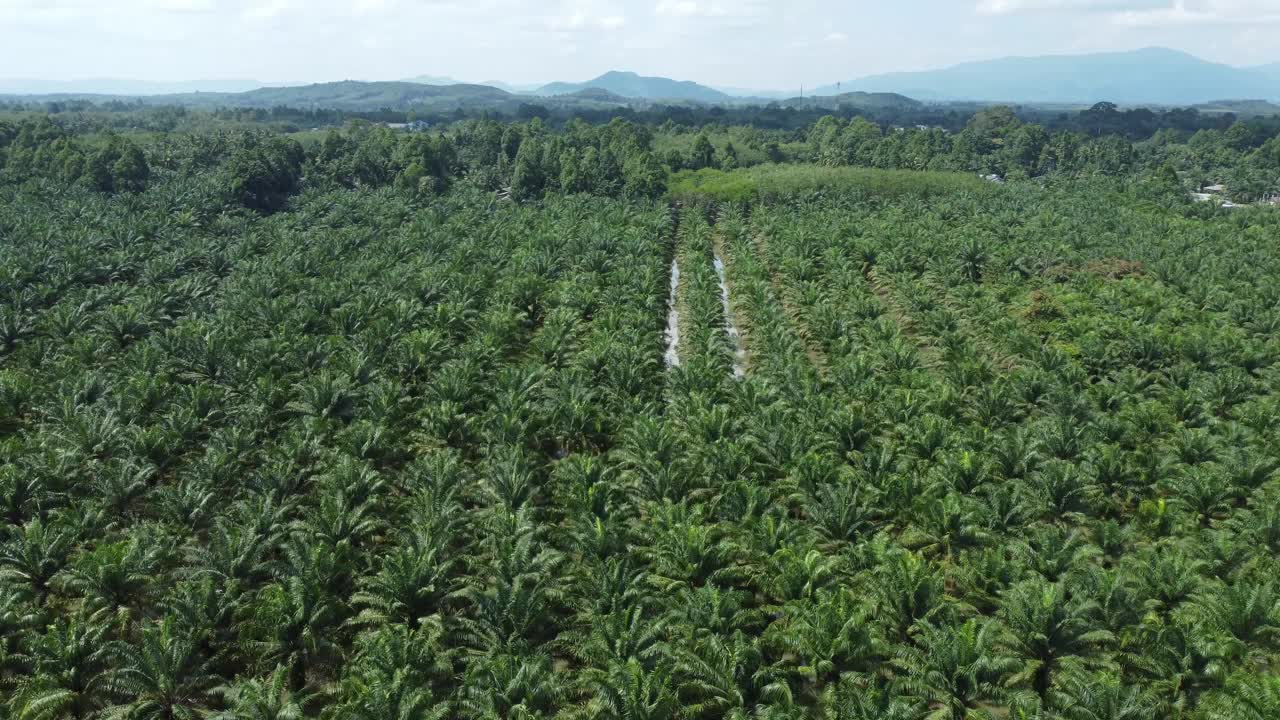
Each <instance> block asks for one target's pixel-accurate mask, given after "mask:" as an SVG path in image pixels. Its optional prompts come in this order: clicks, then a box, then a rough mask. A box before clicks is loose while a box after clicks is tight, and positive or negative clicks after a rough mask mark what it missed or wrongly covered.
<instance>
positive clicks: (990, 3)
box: [977, 0, 1169, 15]
mask: <svg viewBox="0 0 1280 720" xmlns="http://www.w3.org/2000/svg"><path fill="white" fill-rule="evenodd" d="M1168 6H1169V0H979V2H978V8H977V9H978V12H979V13H981V14H983V15H1013V14H1016V13H1027V12H1045V11H1073V12H1082V11H1083V12H1098V11H1113V12H1115V11H1134V10H1152V9H1160V8H1167V7H1168Z"/></svg>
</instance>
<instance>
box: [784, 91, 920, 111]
mask: <svg viewBox="0 0 1280 720" xmlns="http://www.w3.org/2000/svg"><path fill="white" fill-rule="evenodd" d="M779 104H781V105H783V106H786V107H796V108H805V107H812V108H826V109H831V110H836V109H838V108H841V107H854V108H862V109H868V110H870V109H891V108H892V109H911V108H917V107H920V105H921V103H920V101H919V100H912V99H911V98H909V97H907V96H905V95H899V94H898V93H889V92H883V93H867V92H847V93H841V94H839V95H819V96H810V97H803V98H802V97H793V98H787V99H786V100H783V101H781V102H780V103H779Z"/></svg>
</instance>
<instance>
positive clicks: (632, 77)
mask: <svg viewBox="0 0 1280 720" xmlns="http://www.w3.org/2000/svg"><path fill="white" fill-rule="evenodd" d="M587 88H598V89H600V90H608V91H609V92H611V93H613V94H615V95H619V96H621V97H625V98H642V99H645V100H693V101H697V102H705V103H718V102H726V101H728V100H731V99H732V98H731V97H730V96H729V95H728V94H726V93H722V92H720V91H719V90H715V89H713V88H709V87H707V86H706V85H699V84H697V83H695V82H689V81H687V80H686V81H679V80H671V79H669V78H663V77H644V76H641V75H637V74H635V73H633V72H617V71H614V72H607V73H605V74H604V75H601V76H600V77H598V78H596V79H594V80H588V81H587V82H581V83H567V82H554V83H551V84H550V85H543V86H542V87H541V88H539V89H538V90H536V91H535V92H534V94H535V95H552V96H554V95H569V94H571V93H575V92H578V91H580V90H586V89H587Z"/></svg>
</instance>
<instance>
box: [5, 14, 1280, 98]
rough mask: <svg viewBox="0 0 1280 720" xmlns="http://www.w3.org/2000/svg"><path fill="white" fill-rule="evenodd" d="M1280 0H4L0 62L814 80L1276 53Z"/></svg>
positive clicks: (191, 70) (119, 72)
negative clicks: (1063, 57)
mask: <svg viewBox="0 0 1280 720" xmlns="http://www.w3.org/2000/svg"><path fill="white" fill-rule="evenodd" d="M1277 38H1280V0H896V1H894V0H888V1H884V2H882V1H878V0H0V76H3V77H33V78H41V79H50V80H69V79H82V78H87V77H124V78H132V79H145V80H166V81H167V80H183V79H196V78H251V79H257V80H262V81H268V82H272V81H308V82H311V81H324V80H338V79H347V78H350V79H361V80H388V79H399V78H404V77H409V76H414V75H422V74H430V75H448V76H452V77H455V78H459V79H463V80H470V81H484V80H492V79H501V80H508V81H513V82H520V83H532V82H538V81H544V80H585V79H587V78H590V77H593V76H595V75H598V74H600V73H601V72H603V71H605V70H610V69H629V70H635V71H638V72H641V73H644V74H653V75H666V76H670V77H676V78H680V79H696V80H698V81H699V82H704V83H710V84H718V85H729V86H739V87H753V88H778V89H792V88H795V87H798V86H799V85H800V84H801V83H803V84H805V85H808V86H810V87H813V86H816V85H820V84H824V83H828V82H834V81H838V80H849V79H853V78H856V77H860V76H863V75H868V74H874V73H879V72H886V71H892V70H918V69H926V68H931V67H938V66H943V65H948V64H952V63H956V62H961V61H966V60H976V59H986V58H992V57H1000V56H1004V55H1036V54H1049V53H1055V54H1056V53H1077V52H1092V51H1098V50H1122V49H1133V48H1138V47H1146V46H1152V45H1162V46H1168V47H1173V48H1177V49H1180V50H1185V51H1187V52H1191V53H1194V54H1196V55H1199V56H1201V57H1204V58H1207V59H1210V60H1215V61H1219V62H1225V63H1230V64H1235V65H1251V64H1262V63H1272V62H1280V40H1277Z"/></svg>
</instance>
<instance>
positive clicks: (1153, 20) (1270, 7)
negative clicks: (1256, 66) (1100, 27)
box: [1111, 0, 1280, 27]
mask: <svg viewBox="0 0 1280 720" xmlns="http://www.w3.org/2000/svg"><path fill="white" fill-rule="evenodd" d="M1111 21H1112V22H1113V23H1115V24H1117V25H1121V26H1125V27H1162V26H1177V25H1253V24H1262V23H1266V24H1270V23H1277V22H1280V0H1177V1H1176V2H1174V3H1173V4H1172V5H1171V6H1167V7H1162V8H1156V9H1148V10H1126V11H1123V12H1117V13H1114V14H1112V15H1111Z"/></svg>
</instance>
